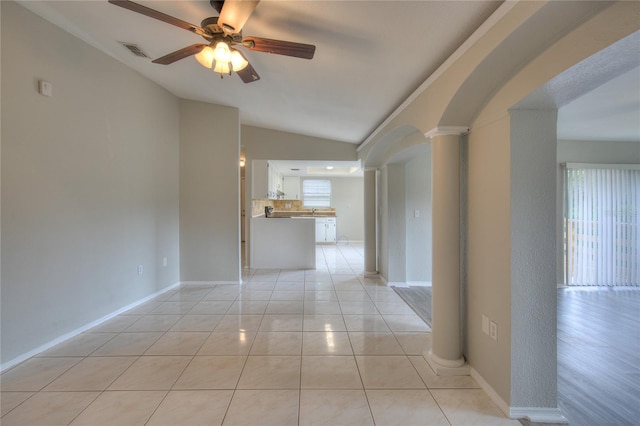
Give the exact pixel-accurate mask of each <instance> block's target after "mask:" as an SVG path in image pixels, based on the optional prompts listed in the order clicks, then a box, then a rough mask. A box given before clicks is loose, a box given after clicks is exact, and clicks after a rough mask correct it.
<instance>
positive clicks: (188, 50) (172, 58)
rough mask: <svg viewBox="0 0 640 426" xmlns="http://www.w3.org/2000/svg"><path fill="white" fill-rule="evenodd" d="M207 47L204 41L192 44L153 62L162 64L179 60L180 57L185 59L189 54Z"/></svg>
mask: <svg viewBox="0 0 640 426" xmlns="http://www.w3.org/2000/svg"><path fill="white" fill-rule="evenodd" d="M205 47H207V45H206V44H202V43H198V44H192V45H191V46H187V47H183V48H182V49H180V50H176V51H175V52H171V53H169V54H168V55H164V56H163V57H162V58H158V59H156V60H155V61H153V63H154V64H160V65H169V64H172V63H174V62H176V61H179V60H180V59H184V58H186V57H187V56H191V55H195V54H196V53H200V51H201V50H202V49H204V48H205Z"/></svg>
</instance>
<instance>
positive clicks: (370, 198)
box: [364, 169, 378, 277]
mask: <svg viewBox="0 0 640 426" xmlns="http://www.w3.org/2000/svg"><path fill="white" fill-rule="evenodd" d="M376 173H377V171H376V169H365V171H364V275H365V277H366V276H372V275H377V274H378V267H377V262H376V259H377V257H378V253H377V244H376V238H377V236H376V234H377V233H376V215H377V212H376Z"/></svg>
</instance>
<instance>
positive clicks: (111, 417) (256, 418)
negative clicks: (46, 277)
mask: <svg viewBox="0 0 640 426" xmlns="http://www.w3.org/2000/svg"><path fill="white" fill-rule="evenodd" d="M362 271H363V249H362V245H357V244H352V245H334V246H318V248H317V269H316V270H310V271H284V270H283V271H280V270H246V271H245V276H244V278H243V279H244V283H243V284H242V285H240V286H238V285H230V284H225V285H209V286H207V285H198V286H183V287H181V288H180V289H177V290H171V291H169V292H166V293H164V294H162V295H161V296H159V297H157V298H156V299H155V300H153V301H149V302H147V303H145V304H143V305H140V306H137V307H136V308H134V309H132V310H130V311H128V312H126V313H124V314H122V315H119V316H117V317H115V318H113V319H111V320H110V321H108V322H106V323H103V324H101V325H99V326H97V327H95V328H93V329H91V330H89V331H87V332H85V333H83V334H81V335H79V336H77V337H74V338H72V339H70V340H68V341H66V342H64V343H62V344H60V345H58V346H56V347H54V348H51V349H50V350H48V351H46V352H43V353H41V354H39V355H38V356H36V357H33V358H31V359H29V360H27V361H25V362H23V363H22V364H20V365H18V366H16V367H14V368H12V369H10V370H8V371H6V372H4V373H3V374H2V376H1V390H2V393H1V395H0V396H1V401H2V419H1V423H2V425H3V426H10V425H33V426H49V425H92V426H103V425H105V426H106V425H149V426H150V425H194V426H195V425H220V424H224V425H312V424H313V425H322V424H326V425H333V426H337V425H349V426H351V425H360V424H363V425H373V424H375V425H387V424H388V425H391V424H393V425H397V424H406V425H468V424H482V425H502V424H505V425H506V424H513V425H519V422H517V421H515V420H510V419H507V418H505V416H504V415H503V414H502V413H501V412H500V410H499V409H498V407H497V406H496V405H495V404H494V403H493V402H492V401H491V400H490V399H489V397H488V396H487V395H486V394H485V393H484V392H483V391H482V390H481V389H479V386H478V385H477V383H476V382H475V381H474V380H473V379H472V378H471V377H469V376H465V377H438V376H436V375H435V374H434V373H433V371H432V370H431V368H430V367H429V365H428V364H427V363H426V362H425V360H424V358H423V357H422V353H423V351H424V350H425V349H428V348H429V346H430V344H431V333H430V329H429V327H428V326H427V325H426V324H424V322H422V320H420V318H419V317H418V316H417V315H415V314H414V313H413V311H412V310H411V309H410V308H408V307H407V305H405V304H404V302H403V301H402V299H400V298H399V297H398V296H397V295H396V294H395V292H394V291H393V290H392V289H391V288H388V287H386V286H385V285H384V284H382V282H380V281H379V280H377V279H371V278H364V277H363V275H362Z"/></svg>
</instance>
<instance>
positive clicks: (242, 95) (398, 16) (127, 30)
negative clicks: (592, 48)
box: [20, 0, 501, 143]
mask: <svg viewBox="0 0 640 426" xmlns="http://www.w3.org/2000/svg"><path fill="white" fill-rule="evenodd" d="M20 3H21V4H22V5H23V6H25V7H26V8H28V9H30V10H32V11H33V12H35V13H37V14H38V15H40V16H42V17H44V18H45V19H47V20H49V21H51V22H53V23H55V24H56V25H58V26H60V27H62V28H64V29H66V30H67V31H69V32H70V33H72V34H74V35H76V36H78V37H79V38H81V39H83V40H85V41H86V42H88V43H90V44H92V45H93V46H95V47H97V48H99V49H101V50H103V51H104V52H106V53H107V54H109V55H111V56H113V57H115V58H116V59H118V60H120V61H122V62H124V63H125V64H127V65H129V66H130V67H131V68H133V69H135V70H137V71H138V72H140V73H141V74H142V75H144V76H146V77H148V78H149V79H151V80H153V81H155V82H157V83H158V84H160V85H161V86H163V87H165V88H166V89H167V90H169V91H170V92H171V93H173V94H175V95H176V96H179V97H182V98H186V99H193V100H198V101H204V102H211V103H215V104H220V105H227V106H233V107H237V108H239V109H240V117H241V121H242V124H247V125H252V126H257V127H264V128H268V129H274V130H283V131H288V132H292V133H299V134H304V135H310V136H317V137H323V138H327V139H333V140H338V141H345V142H350V143H360V142H362V141H363V140H364V139H366V137H367V136H368V135H369V134H370V133H371V132H372V131H373V130H374V129H375V128H376V127H377V126H378V125H379V124H380V123H381V122H382V121H384V119H386V118H387V117H388V116H389V114H390V113H391V112H392V111H393V110H395V109H396V107H397V106H398V105H400V104H401V103H402V102H403V101H404V100H405V99H406V98H407V97H408V96H409V95H410V94H411V93H412V92H413V91H414V90H415V89H416V88H417V87H418V86H419V85H420V84H421V83H423V82H424V81H425V80H426V78H427V77H428V76H429V75H430V74H431V73H432V72H433V71H435V70H436V69H437V68H438V66H440V65H441V64H442V63H443V62H444V61H445V60H446V59H447V58H448V57H449V56H450V55H451V54H452V53H453V52H454V51H455V50H456V49H457V48H458V47H459V46H460V45H461V44H462V43H463V42H464V41H465V40H466V39H467V38H468V37H469V36H470V35H471V34H472V33H473V32H474V31H475V30H476V29H477V28H478V27H479V26H480V24H482V23H483V22H484V21H485V20H486V19H487V18H488V17H489V16H490V15H491V13H493V11H494V10H495V9H496V8H497V7H498V6H499V5H500V3H501V2H499V1H484V0H471V1H401V0H396V1H377V0H373V1H367V0H361V1H342V0H339V1H338V0H336V1H330V0H325V1H320V0H310V1H290V0H286V1H282V0H262V1H261V2H260V4H258V7H257V8H256V9H255V11H254V13H253V15H252V16H251V17H250V18H249V20H248V22H247V24H246V25H245V27H244V29H243V34H244V35H245V36H249V35H254V36H258V37H265V38H273V39H280V40H288V41H295V42H300V43H308V44H314V45H316V53H315V57H314V58H313V60H310V61H309V60H305V59H297V58H290V57H286V56H281V55H269V54H266V53H260V52H251V51H248V52H245V53H246V56H247V58H248V59H249V61H250V62H251V64H252V65H253V66H254V68H255V69H256V70H257V72H258V73H259V74H260V77H261V80H259V81H257V82H253V83H249V84H244V83H242V81H241V80H240V79H239V78H238V77H237V76H230V77H225V78H224V79H222V80H221V79H220V77H219V75H218V74H215V73H213V72H212V71H211V70H208V69H206V68H203V67H202V66H200V65H199V64H198V63H197V62H196V61H195V59H193V58H186V59H183V60H180V61H178V62H176V63H174V64H172V65H156V64H153V63H151V60H150V59H143V58H137V57H135V56H133V55H132V54H131V53H129V51H128V50H126V49H125V48H124V47H122V46H121V45H120V44H119V43H118V42H121V41H123V42H130V43H135V44H137V45H138V46H139V47H140V48H141V49H142V50H143V51H144V52H145V53H146V54H147V55H149V56H150V57H151V58H152V59H155V58H158V57H161V56H164V55H165V54H167V53H169V52H172V51H174V50H177V49H180V48H182V47H185V46H188V45H191V44H194V43H201V42H203V39H202V38H200V37H199V36H197V35H194V34H192V33H190V32H188V31H185V30H182V29H180V28H177V27H174V26H171V25H169V24H166V23H164V22H160V21H157V20H154V19H151V18H148V17H146V16H144V15H140V14H137V13H134V12H131V11H128V10H126V9H123V8H120V7H117V6H114V5H111V4H109V3H107V1H106V0H99V1H98V0H89V1H82V0H81V1H51V0H47V1H20ZM138 3H141V4H144V5H145V6H147V7H151V8H153V9H156V10H158V11H161V12H164V13H167V14H169V15H172V16H175V17H177V18H180V19H182V20H185V21H187V22H190V23H192V24H196V25H200V22H201V21H202V19H204V18H206V17H209V16H217V12H215V11H214V10H213V8H212V7H211V6H210V5H209V2H208V1H138Z"/></svg>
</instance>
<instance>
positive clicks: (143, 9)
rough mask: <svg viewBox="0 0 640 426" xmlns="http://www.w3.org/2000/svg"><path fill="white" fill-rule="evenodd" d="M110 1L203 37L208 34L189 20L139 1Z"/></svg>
mask: <svg viewBox="0 0 640 426" xmlns="http://www.w3.org/2000/svg"><path fill="white" fill-rule="evenodd" d="M109 3H111V4H114V5H116V6H120V7H123V8H125V9H128V10H131V11H133V12H137V13H140V14H142V15H145V16H148V17H149V18H153V19H157V20H159V21H162V22H166V23H167V24H171V25H175V26H176V27H179V28H182V29H184V30H187V31H191V32H192V33H196V34H198V35H200V36H203V37H204V36H206V35H207V33H206V31H205V30H204V29H203V28H202V27H199V26H197V25H193V24H190V23H189V22H186V21H183V20H182V19H178V18H174V17H173V16H171V15H167V14H166V13H162V12H158V11H157V10H154V9H151V8H149V7H147V6H143V5H141V4H138V3H134V2H132V1H129V0H109Z"/></svg>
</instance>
